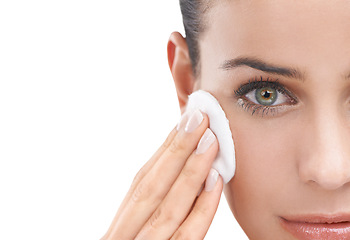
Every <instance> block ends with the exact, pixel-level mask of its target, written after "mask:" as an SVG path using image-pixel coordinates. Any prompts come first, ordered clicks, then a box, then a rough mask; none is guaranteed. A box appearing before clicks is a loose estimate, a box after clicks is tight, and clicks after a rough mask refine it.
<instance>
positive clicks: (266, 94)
mask: <svg viewBox="0 0 350 240" xmlns="http://www.w3.org/2000/svg"><path fill="white" fill-rule="evenodd" d="M270 95H271V93H269V91H265V93H264V94H263V97H264V98H269V97H270Z"/></svg>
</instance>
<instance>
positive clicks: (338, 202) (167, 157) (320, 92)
mask: <svg viewBox="0 0 350 240" xmlns="http://www.w3.org/2000/svg"><path fill="white" fill-rule="evenodd" d="M206 18H207V20H208V21H207V22H208V23H209V25H208V26H207V28H206V30H205V32H204V33H203V34H202V35H201V38H200V74H199V76H198V77H195V76H193V73H192V66H191V61H190V58H189V54H188V47H187V45H186V41H185V39H184V38H183V37H182V36H181V34H179V33H177V32H175V33H173V34H172V35H171V37H170V39H169V44H168V56H169V57H168V59H169V66H170V69H171V72H172V75H173V78H174V81H175V86H176V90H177V94H178V99H179V106H180V108H181V111H182V113H184V112H185V106H186V103H187V100H188V95H189V94H191V93H192V92H193V91H195V90H198V89H203V90H206V91H208V92H210V93H211V94H212V95H214V96H215V97H216V98H217V99H218V100H219V102H220V104H221V105H222V107H223V109H224V111H225V113H226V114H227V117H228V119H229V120H230V128H231V131H232V134H233V138H234V143H235V150H236V160H237V166H236V175H235V177H234V178H233V179H232V180H231V181H230V182H229V183H228V184H226V185H225V186H224V192H225V196H226V199H227V201H228V203H229V205H230V207H231V210H232V212H233V214H234V216H235V218H236V219H237V221H238V223H239V224H240V225H241V227H242V229H243V230H244V231H245V233H246V234H247V236H248V237H249V239H253V240H265V239H266V240H271V239H283V240H289V239H296V238H295V237H293V236H292V235H291V234H290V233H289V232H286V231H285V230H284V229H283V228H282V227H281V225H280V222H279V219H280V217H283V216H290V215H298V214H328V215H330V214H339V213H348V214H350V204H349V203H350V184H349V182H350V144H349V142H350V141H349V140H350V123H349V117H350V115H349V110H350V81H349V76H350V57H349V56H350V31H349V29H350V4H349V3H348V2H347V1H343V0H337V1H328V0H327V1H326V0H322V1H320V0H310V1H290V0H279V1H272V0H271V1H270V0H266V1H259V0H252V1H218V2H217V3H216V4H214V5H213V6H212V7H211V8H210V10H209V12H208V15H207V16H206ZM242 56H249V57H255V58H258V59H260V60H263V61H264V62H267V63H269V64H271V65H274V66H278V67H286V68H294V69H296V70H298V71H299V72H300V75H299V77H300V78H299V79H297V78H295V77H293V76H291V75H284V76H282V75H281V74H275V73H270V72H263V71H261V70H257V69H255V68H252V67H248V66H243V65H241V66H238V67H231V68H230V67H228V65H223V63H225V62H226V63H227V60H230V59H235V58H237V57H242ZM223 66H224V67H223ZM225 66H226V67H225ZM255 78H257V79H262V80H263V81H267V79H269V80H270V81H275V80H278V82H279V83H280V84H281V85H282V86H284V88H285V89H287V90H288V92H289V93H291V95H292V96H293V98H294V101H293V102H291V101H289V100H290V98H288V95H289V94H287V93H281V92H279V93H278V96H277V97H278V99H279V104H276V105H274V106H270V107H271V108H269V110H266V109H265V110H266V111H262V110H261V109H263V108H260V110H259V109H258V110H256V111H255V113H254V114H253V115H252V113H253V109H254V108H256V107H257V106H258V103H257V102H256V99H255V97H254V95H251V94H248V93H246V94H244V95H242V96H239V97H238V96H237V95H236V94H235V91H237V90H238V89H239V88H240V86H241V85H243V84H247V83H248V82H249V80H250V81H251V80H253V79H255ZM251 91H253V90H251ZM251 91H250V92H251ZM242 99H244V100H242ZM242 103H244V104H245V105H243V106H242ZM247 103H249V104H250V105H248V104H247ZM253 104H255V105H253ZM259 104H260V105H259V106H260V107H262V105H261V103H259ZM247 106H250V107H249V108H247ZM204 116H205V115H204ZM207 127H208V119H207V117H206V116H205V117H204V120H203V122H202V124H201V125H200V127H199V128H198V129H197V130H196V131H195V132H194V133H191V134H185V135H186V138H185V137H184V136H185V135H183V134H181V131H180V133H177V132H176V131H175V130H174V131H173V132H172V133H171V134H170V135H169V139H168V140H167V141H166V143H165V144H164V146H162V147H161V148H160V149H159V150H158V152H157V153H156V154H155V155H154V157H153V158H152V159H151V160H150V161H149V162H148V163H147V164H146V165H145V167H144V168H143V169H142V170H141V171H140V173H139V174H138V176H137V177H136V178H135V181H134V183H133V185H132V187H131V189H130V191H129V193H128V195H127V196H126V198H125V201H124V202H123V204H122V205H121V207H120V209H119V211H118V213H117V215H116V218H115V219H114V221H113V223H112V225H111V227H110V230H109V232H108V233H107V234H106V237H105V238H104V239H134V237H135V236H140V238H139V239H171V238H174V239H177V238H178V239H181V236H186V239H203V238H204V236H205V233H206V231H207V229H208V228H209V226H210V223H211V221H212V219H213V217H214V214H215V211H216V209H217V205H218V202H219V198H220V192H221V190H222V188H223V186H222V180H221V178H219V181H218V183H217V185H216V188H215V189H214V190H213V191H212V192H209V193H208V192H205V191H204V192H202V194H201V195H200V196H199V198H198V200H197V201H195V200H196V194H197V192H198V189H199V188H200V185H201V184H202V183H203V182H204V181H205V178H206V176H207V175H208V173H209V170H210V164H211V162H212V161H213V159H214V157H215V154H216V152H217V148H218V146H217V143H215V144H213V145H212V147H211V148H210V149H209V150H208V151H207V152H206V153H205V154H203V155H201V156H197V157H192V156H193V155H192V154H193V152H194V151H195V149H196V145H197V144H198V142H199V139H200V137H201V136H202V135H203V133H204V131H205V129H206V128H207ZM175 139H177V140H175ZM174 141H175V142H177V143H176V144H175V145H178V144H180V142H181V141H189V142H191V144H186V145H185V144H184V145H183V146H185V147H179V148H178V149H177V150H174V149H176V148H174V147H171V146H172V145H173V144H174ZM169 148H170V149H172V151H170V153H169V150H167V149H169ZM175 158H176V159H177V160H176V161H177V163H178V164H179V165H177V166H176V167H175V168H173V167H172V168H171V169H169V168H167V166H168V164H172V162H173V160H174V159H175ZM200 158H202V159H201V160H199V159H200ZM195 159H197V160H198V162H197V161H196V160H195ZM199 162H200V163H199ZM199 166H200V167H201V168H202V170H201V171H200V172H197V170H198V167H199ZM184 169H187V170H184ZM182 172H187V173H188V172H190V173H193V175H194V176H192V175H190V174H185V176H186V177H187V178H188V179H187V180H186V181H187V182H190V184H189V185H190V186H191V188H190V189H188V192H186V194H185V191H184V188H183V187H182V188H180V187H177V184H176V182H178V181H180V180H179V179H181V176H182V175H183V174H181V173H182ZM140 186H141V187H140ZM142 186H152V188H150V189H149V190H146V191H138V190H137V189H141V190H142V189H144V188H143V187H142ZM146 189H147V188H146ZM135 193H136V196H137V197H136V198H135V197H133V196H135ZM172 193H174V194H172ZM170 194H172V195H170ZM172 197H173V198H174V199H172V200H171V198H172ZM139 199H141V200H139ZM183 202H186V204H182V203H183ZM180 203H181V204H180ZM193 203H194V207H193V208H191V206H192V204H193ZM159 209H161V211H159ZM199 209H200V210H199ZM174 212H176V213H179V214H178V215H177V214H174ZM152 216H157V218H154V217H152ZM152 219H153V220H154V219H156V221H153V220H152ZM134 221H135V222H136V224H129V223H130V222H134ZM151 222H153V223H152V224H150V223H151ZM169 226H171V227H169ZM193 229H196V231H193ZM118 237H119V238H118Z"/></svg>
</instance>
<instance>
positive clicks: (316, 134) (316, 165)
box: [299, 102, 350, 190]
mask: <svg viewBox="0 0 350 240" xmlns="http://www.w3.org/2000/svg"><path fill="white" fill-rule="evenodd" d="M317 109H318V110H317ZM310 112H311V113H310V114H309V115H308V116H309V119H308V121H307V122H308V124H307V125H306V126H304V127H305V128H304V130H305V132H304V133H303V134H307V135H308V136H307V137H306V138H305V140H304V141H307V142H303V140H302V141H301V142H303V144H304V146H303V148H308V150H307V151H306V154H304V155H303V156H302V157H301V159H300V163H299V176H300V178H301V179H302V181H304V182H307V183H313V184H315V183H316V184H317V185H319V186H320V187H322V188H324V189H328V190H332V189H333V190H334V189H337V188H340V187H342V186H343V185H344V184H346V183H348V182H350V141H349V140H350V139H349V132H350V131H349V129H348V127H347V124H346V121H344V117H345V116H346V114H345V113H344V112H343V111H341V110H340V109H339V108H338V107H336V105H334V104H331V103H330V102H328V104H325V105H323V106H318V107H314V109H313V111H310ZM307 146H309V147H307Z"/></svg>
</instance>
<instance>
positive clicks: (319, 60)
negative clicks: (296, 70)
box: [200, 0, 350, 72]
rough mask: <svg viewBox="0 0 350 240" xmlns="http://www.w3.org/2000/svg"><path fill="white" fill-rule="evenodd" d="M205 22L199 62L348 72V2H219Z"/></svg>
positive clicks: (349, 41) (349, 12) (264, 0)
mask: <svg viewBox="0 0 350 240" xmlns="http://www.w3.org/2000/svg"><path fill="white" fill-rule="evenodd" d="M207 18H208V20H209V21H208V22H209V23H210V24H209V25H208V26H207V29H206V32H205V33H204V34H203V35H202V38H201V39H200V45H202V47H201V52H202V54H201V56H203V58H205V56H206V55H208V54H209V55H211V58H212V59H211V61H216V62H218V61H224V60H226V59H229V58H232V57H233V56H239V55H249V56H257V57H259V58H262V59H265V60H269V61H270V62H273V63H278V64H281V65H289V66H290V65H295V66H297V67H300V68H301V69H305V68H308V70H310V71H311V70H312V69H311V68H312V67H314V68H315V69H314V70H315V71H316V70H317V71H318V72H320V68H321V69H324V67H326V68H327V69H334V70H336V71H344V70H345V69H347V70H349V67H350V2H349V1H345V0H337V1H329V0H312V1H311V0H310V1H305V0H293V1H292V0H275V1H272V0H271V1H270V0H242V1H221V2H220V3H218V4H215V6H214V7H213V8H212V9H211V10H210V12H209V13H208V15H207ZM210 46H211V47H210ZM213 46H214V47H213ZM204 61H205V59H204ZM212 64H213V62H212ZM202 65H203V63H202ZM204 65H205V63H204ZM203 67H204V66H203Z"/></svg>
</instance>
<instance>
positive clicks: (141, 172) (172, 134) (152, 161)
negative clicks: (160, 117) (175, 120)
mask: <svg viewBox="0 0 350 240" xmlns="http://www.w3.org/2000/svg"><path fill="white" fill-rule="evenodd" d="M177 133H178V131H177V130H176V127H174V128H173V130H172V131H171V132H170V133H169V135H168V136H167V138H166V140H165V141H164V142H163V144H162V145H161V146H160V147H159V148H158V150H157V151H156V152H155V153H154V154H153V156H152V157H151V158H150V159H149V160H148V161H147V162H146V164H145V165H144V166H143V167H142V168H141V169H140V170H139V171H138V173H137V174H136V175H135V177H134V179H133V182H132V184H131V186H130V188H129V191H128V193H127V194H126V196H125V197H124V199H123V201H122V203H121V205H120V207H119V209H118V211H117V213H116V215H115V217H114V220H113V222H112V224H111V226H113V225H114V223H115V219H117V218H118V217H119V215H120V214H121V211H122V210H123V209H124V208H125V205H126V204H127V203H128V202H129V201H130V198H131V195H132V193H133V192H134V190H135V188H136V186H137V184H138V183H139V182H140V181H141V180H142V178H143V177H144V176H145V175H146V174H147V173H148V172H149V170H150V169H151V168H152V167H153V165H154V164H155V162H156V161H157V160H158V159H159V157H160V156H161V155H162V154H163V153H164V151H165V150H166V149H167V148H168V147H169V146H170V144H171V142H172V141H173V140H174V138H175V136H176V134H177Z"/></svg>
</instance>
